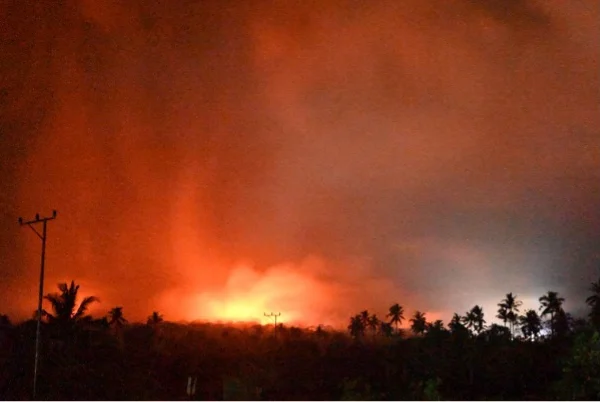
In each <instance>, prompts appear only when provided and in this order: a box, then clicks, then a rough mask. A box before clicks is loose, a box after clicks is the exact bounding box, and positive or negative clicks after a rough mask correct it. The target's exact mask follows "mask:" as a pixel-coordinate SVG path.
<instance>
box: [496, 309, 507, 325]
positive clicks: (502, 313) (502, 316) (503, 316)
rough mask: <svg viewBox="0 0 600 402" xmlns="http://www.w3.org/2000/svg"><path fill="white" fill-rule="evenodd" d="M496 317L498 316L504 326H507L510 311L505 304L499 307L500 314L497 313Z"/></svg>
mask: <svg viewBox="0 0 600 402" xmlns="http://www.w3.org/2000/svg"><path fill="white" fill-rule="evenodd" d="M496 318H498V319H499V320H500V321H502V323H503V324H504V326H505V327H506V323H507V322H508V321H509V311H508V310H507V309H506V307H504V306H500V308H499V309H498V314H496Z"/></svg>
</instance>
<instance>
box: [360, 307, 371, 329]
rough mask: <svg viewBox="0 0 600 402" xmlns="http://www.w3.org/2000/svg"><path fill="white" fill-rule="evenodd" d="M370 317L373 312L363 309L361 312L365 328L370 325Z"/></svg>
mask: <svg viewBox="0 0 600 402" xmlns="http://www.w3.org/2000/svg"><path fill="white" fill-rule="evenodd" d="M369 317H371V314H369V311H368V310H363V311H361V312H360V320H361V321H362V323H363V327H365V328H367V327H368V326H369Z"/></svg>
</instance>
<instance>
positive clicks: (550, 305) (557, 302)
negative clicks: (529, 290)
mask: <svg viewBox="0 0 600 402" xmlns="http://www.w3.org/2000/svg"><path fill="white" fill-rule="evenodd" d="M539 301H540V304H541V306H540V311H541V316H542V317H545V316H547V315H550V332H551V334H552V336H554V326H555V322H554V317H555V316H556V314H558V313H559V311H560V310H561V309H562V304H563V302H564V301H565V299H564V298H562V297H559V296H558V292H553V291H548V293H546V294H545V295H543V296H542V297H540V298H539Z"/></svg>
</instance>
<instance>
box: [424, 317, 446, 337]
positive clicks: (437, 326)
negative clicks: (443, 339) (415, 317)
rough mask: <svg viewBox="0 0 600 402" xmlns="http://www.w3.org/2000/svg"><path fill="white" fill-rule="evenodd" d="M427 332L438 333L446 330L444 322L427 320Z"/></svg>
mask: <svg viewBox="0 0 600 402" xmlns="http://www.w3.org/2000/svg"><path fill="white" fill-rule="evenodd" d="M426 328H427V333H428V334H429V333H431V334H440V333H443V332H444V331H446V328H445V327H444V322H443V321H442V320H435V321H434V322H428V323H427V324H426Z"/></svg>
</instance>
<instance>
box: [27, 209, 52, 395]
mask: <svg viewBox="0 0 600 402" xmlns="http://www.w3.org/2000/svg"><path fill="white" fill-rule="evenodd" d="M53 219H56V210H54V211H52V216H49V217H43V218H40V214H35V219H33V220H30V221H27V222H24V221H23V218H21V217H19V225H21V226H24V225H27V226H29V227H30V228H31V230H33V231H34V232H35V234H36V235H37V236H38V237H39V238H40V239H42V258H41V267H40V291H39V294H38V309H37V329H36V333H35V362H34V365H33V398H32V399H33V400H35V399H36V391H37V376H38V363H39V355H40V330H41V324H42V298H43V296H44V263H45V260H46V225H47V223H48V221H51V220H53ZM38 223H42V233H41V234H40V232H38V231H37V230H36V229H35V227H34V225H36V224H38Z"/></svg>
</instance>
